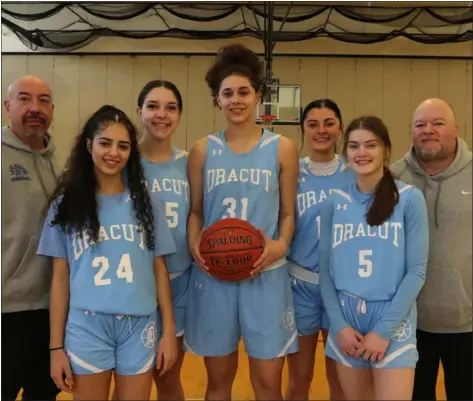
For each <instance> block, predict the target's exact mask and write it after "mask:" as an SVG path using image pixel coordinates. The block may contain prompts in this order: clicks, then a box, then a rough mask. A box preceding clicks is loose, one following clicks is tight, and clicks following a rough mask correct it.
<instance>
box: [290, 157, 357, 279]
mask: <svg viewBox="0 0 473 401" xmlns="http://www.w3.org/2000/svg"><path fill="white" fill-rule="evenodd" d="M354 179H355V176H354V174H353V171H352V170H351V169H349V168H348V167H347V165H346V164H345V160H344V159H343V158H341V157H339V165H338V168H337V170H336V171H335V173H333V174H332V175H329V176H317V175H314V174H313V173H312V172H311V171H310V170H309V158H308V157H305V158H303V159H301V160H300V161H299V178H298V184H297V197H296V205H295V211H296V227H295V233H294V237H293V239H292V243H291V247H290V251H289V254H288V259H289V260H291V261H292V262H294V263H296V264H298V265H299V266H301V267H303V268H305V269H307V270H310V271H312V272H314V273H318V272H319V249H318V247H319V240H320V212H321V208H322V206H323V204H324V203H325V202H327V201H328V200H329V199H330V197H331V196H332V191H333V190H334V189H343V188H345V187H346V186H347V185H348V184H349V183H350V182H352V181H354Z"/></svg>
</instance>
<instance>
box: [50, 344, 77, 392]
mask: <svg viewBox="0 0 473 401" xmlns="http://www.w3.org/2000/svg"><path fill="white" fill-rule="evenodd" d="M50 352H51V378H52V379H53V380H54V383H55V384H56V387H57V388H58V389H60V390H61V391H64V392H65V393H72V387H73V386H74V381H73V379H72V370H71V364H70V363H69V359H68V358H67V355H66V353H65V352H64V350H62V349H58V350H55V351H50ZM64 376H65V377H64Z"/></svg>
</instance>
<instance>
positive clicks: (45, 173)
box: [1, 76, 59, 400]
mask: <svg viewBox="0 0 473 401" xmlns="http://www.w3.org/2000/svg"><path fill="white" fill-rule="evenodd" d="M53 108H54V106H53V99H52V94H51V89H50V88H49V86H48V85H47V84H46V83H45V82H44V81H43V80H41V79H40V78H37V77H34V76H26V77H22V78H20V79H18V80H17V81H15V82H13V83H12V84H11V85H10V87H9V89H8V95H7V99H6V100H5V109H6V112H7V115H8V118H9V124H8V125H6V126H4V127H3V128H2V248H1V250H2V363H3V369H2V400H14V399H16V397H17V395H18V392H19V391H20V389H21V388H22V389H23V399H29V400H52V399H56V395H57V394H58V392H59V390H58V389H57V388H56V386H55V384H54V382H53V381H52V379H51V377H50V367H49V366H50V364H49V357H50V355H49V288H50V284H51V273H52V268H51V265H50V261H49V260H48V258H45V257H42V256H37V255H36V251H37V248H38V241H39V237H40V235H41V230H42V227H43V224H44V217H45V214H44V210H45V207H46V204H47V200H48V197H49V195H50V194H51V193H52V192H53V190H54V187H55V185H56V166H55V160H54V144H53V141H52V138H51V136H50V135H49V134H48V133H47V130H48V128H49V126H50V125H51V120H52V118H53Z"/></svg>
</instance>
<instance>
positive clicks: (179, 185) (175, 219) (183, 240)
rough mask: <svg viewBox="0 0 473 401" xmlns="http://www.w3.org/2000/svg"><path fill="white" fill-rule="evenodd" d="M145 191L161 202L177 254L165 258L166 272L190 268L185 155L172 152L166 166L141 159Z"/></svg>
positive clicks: (180, 151) (175, 151) (179, 151)
mask: <svg viewBox="0 0 473 401" xmlns="http://www.w3.org/2000/svg"><path fill="white" fill-rule="evenodd" d="M141 164H142V165H143V169H144V174H145V179H146V182H147V185H148V190H149V192H150V195H151V197H152V198H154V197H156V198H158V199H159V200H160V201H161V203H163V205H164V208H165V213H166V219H167V222H168V227H169V228H170V230H171V233H172V236H173V238H174V242H175V244H176V249H177V252H176V253H173V254H171V255H167V256H166V265H167V268H168V271H169V272H170V273H177V272H181V271H184V270H186V269H187V268H189V267H190V266H191V265H192V258H191V255H190V253H189V248H188V246H187V216H188V215H189V180H188V178H187V152H186V151H184V150H180V149H173V156H172V158H171V159H170V160H169V161H168V162H166V163H152V162H150V161H148V160H146V159H144V158H142V159H141Z"/></svg>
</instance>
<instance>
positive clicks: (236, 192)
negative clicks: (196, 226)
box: [203, 130, 280, 238]
mask: <svg viewBox="0 0 473 401" xmlns="http://www.w3.org/2000/svg"><path fill="white" fill-rule="evenodd" d="M279 138H280V136H279V135H276V134H274V133H272V132H270V131H266V130H264V131H263V134H262V136H261V138H260V141H259V142H258V144H257V145H256V146H255V147H254V148H253V149H252V150H251V151H250V152H249V153H245V154H235V153H233V152H232V151H231V150H230V148H229V147H228V144H227V143H226V140H225V136H224V132H223V131H221V132H219V133H217V134H215V135H209V136H208V137H207V150H206V158H205V165H204V188H203V198H204V216H205V217H204V228H207V227H209V226H210V225H212V224H213V223H215V222H216V221H218V220H221V219H225V218H229V217H231V218H237V219H242V220H246V221H248V222H249V223H250V224H252V225H253V226H255V227H256V228H260V229H261V230H263V231H264V232H265V233H266V235H268V236H269V237H270V238H277V236H278V218H279V163H278V145H279Z"/></svg>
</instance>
